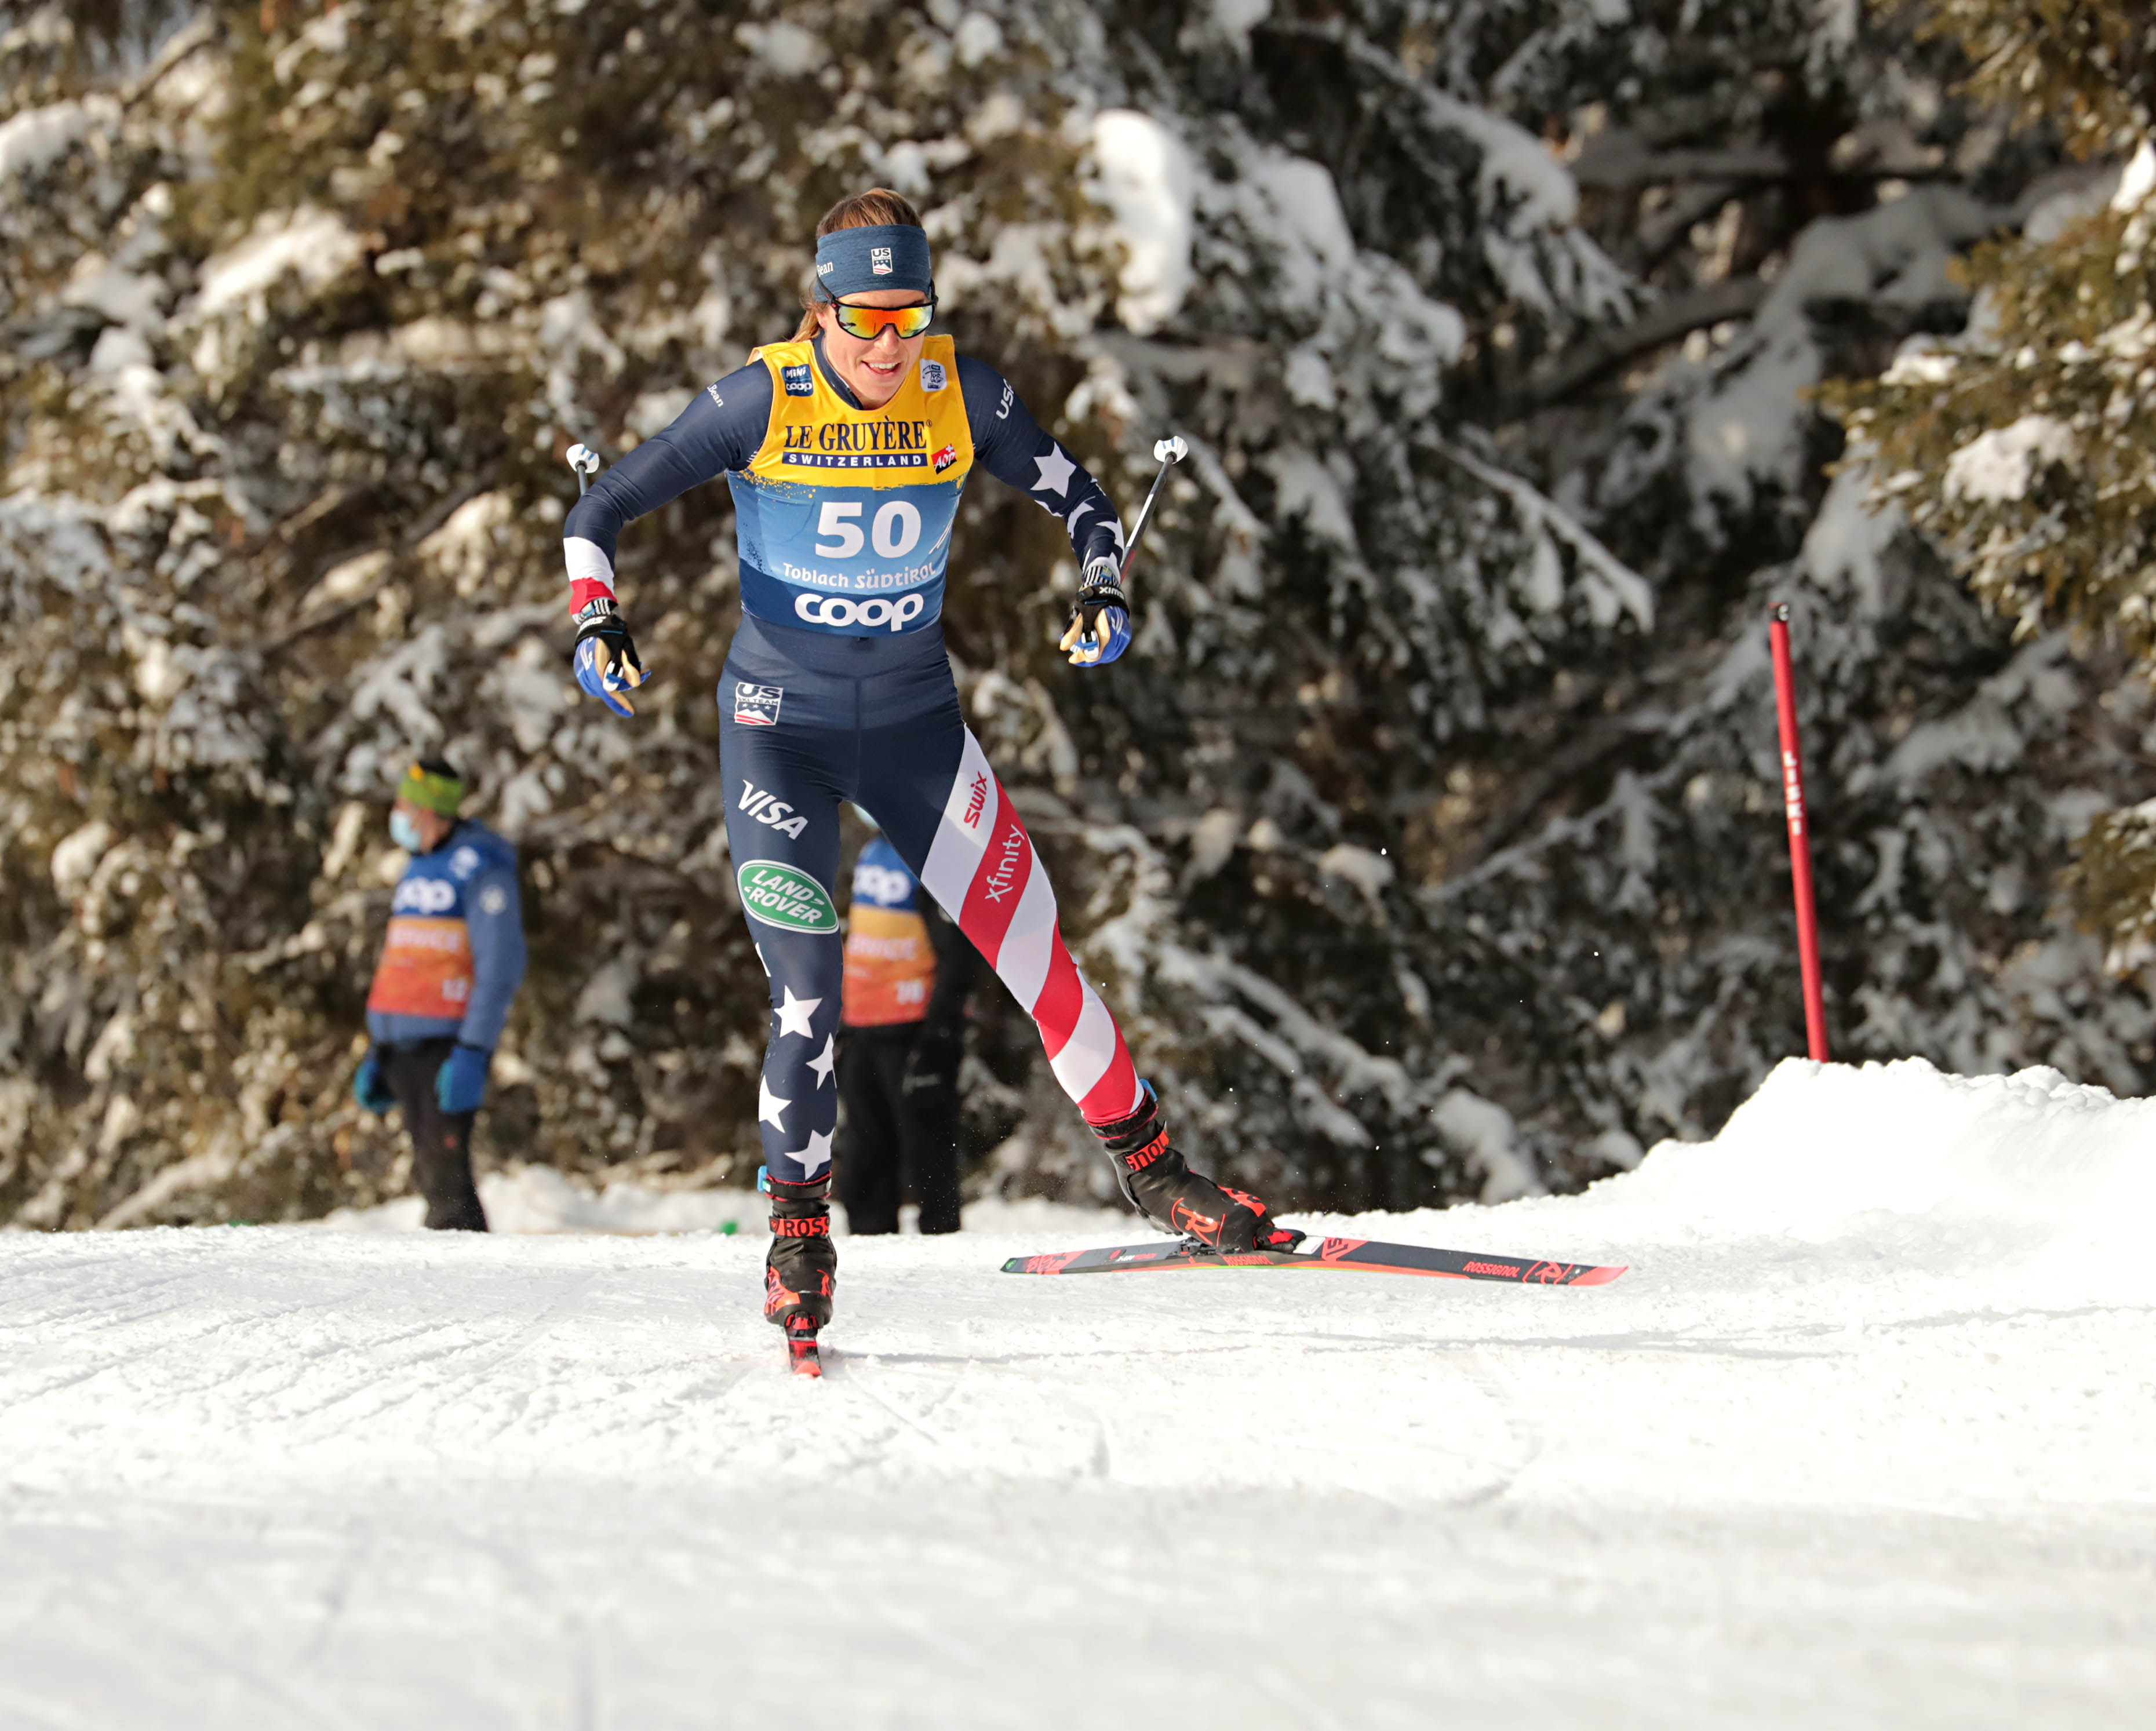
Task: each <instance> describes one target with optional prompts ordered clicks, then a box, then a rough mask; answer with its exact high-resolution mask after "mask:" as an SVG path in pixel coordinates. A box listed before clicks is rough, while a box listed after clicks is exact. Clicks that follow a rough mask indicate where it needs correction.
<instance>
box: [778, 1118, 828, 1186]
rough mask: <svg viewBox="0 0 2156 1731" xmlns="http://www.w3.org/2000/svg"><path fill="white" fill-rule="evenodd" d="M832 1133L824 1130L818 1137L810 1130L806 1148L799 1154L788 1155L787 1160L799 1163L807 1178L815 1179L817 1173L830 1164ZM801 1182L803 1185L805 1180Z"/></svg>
mask: <svg viewBox="0 0 2156 1731" xmlns="http://www.w3.org/2000/svg"><path fill="white" fill-rule="evenodd" d="M831 1137H832V1132H830V1131H829V1130H826V1131H824V1133H823V1134H822V1135H820V1136H819V1135H818V1134H817V1133H816V1132H814V1130H811V1131H810V1132H809V1133H808V1147H806V1148H803V1149H802V1150H801V1152H800V1153H798V1154H788V1156H787V1157H786V1158H788V1159H789V1160H798V1161H799V1162H800V1163H801V1169H802V1171H803V1173H805V1174H807V1175H808V1178H814V1177H815V1175H816V1174H818V1173H819V1172H821V1171H822V1170H823V1169H824V1168H825V1167H826V1166H829V1164H830V1163H831ZM806 1181H807V1180H806V1179H803V1182H804V1183H805V1182H806Z"/></svg>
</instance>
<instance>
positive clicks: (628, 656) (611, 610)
mask: <svg viewBox="0 0 2156 1731" xmlns="http://www.w3.org/2000/svg"><path fill="white" fill-rule="evenodd" d="M569 665H571V666H572V667H574V668H575V669H576V670H577V684H578V685H580V686H583V688H584V690H585V691H588V693H590V694H591V696H594V697H596V698H598V700H599V701H600V702H602V703H603V704H605V705H606V706H607V707H608V709H610V710H612V711H613V712H614V713H615V714H616V715H634V714H635V713H636V711H635V710H634V708H633V707H632V706H630V705H629V703H627V702H626V701H624V700H623V698H622V697H621V696H620V693H622V692H624V691H634V690H635V689H636V687H637V686H640V685H642V684H643V683H644V681H646V680H647V679H649V678H650V677H651V675H650V674H649V672H648V671H647V670H645V668H644V662H643V661H642V660H641V659H640V658H639V656H638V655H637V653H636V643H635V640H634V639H633V638H631V637H630V636H629V626H628V624H627V623H626V622H625V621H624V619H623V618H622V616H621V609H619V607H617V606H615V605H614V604H613V602H611V601H609V600H608V599H607V598H605V597H604V596H603V595H602V596H601V597H600V598H598V600H596V601H592V602H588V603H587V604H585V606H584V608H583V610H582V611H581V612H579V613H578V614H577V647H576V650H575V651H574V653H573V655H572V658H571V660H570V664H569Z"/></svg>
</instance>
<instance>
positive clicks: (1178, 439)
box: [1116, 433, 1190, 580]
mask: <svg viewBox="0 0 2156 1731" xmlns="http://www.w3.org/2000/svg"><path fill="white" fill-rule="evenodd" d="M1152 455H1153V460H1154V461H1155V462H1156V463H1158V464H1159V465H1160V473H1159V474H1158V475H1155V476H1153V478H1152V487H1151V488H1150V489H1148V490H1147V493H1146V496H1145V503H1144V504H1143V505H1142V506H1139V507H1138V520H1137V522H1136V523H1135V524H1133V525H1132V528H1131V543H1130V545H1129V546H1128V547H1125V548H1124V549H1123V563H1122V569H1121V570H1119V571H1118V572H1116V578H1117V579H1118V580H1121V579H1122V578H1126V577H1128V576H1129V575H1130V574H1131V565H1132V561H1134V560H1135V559H1136V558H1137V556H1138V542H1141V541H1142V540H1143V539H1144V538H1145V532H1146V525H1147V523H1149V522H1151V521H1152V502H1153V501H1154V500H1156V499H1158V497H1159V496H1160V484H1161V483H1162V482H1163V481H1164V480H1167V479H1168V470H1170V469H1172V468H1173V467H1174V466H1175V465H1177V464H1178V463H1180V462H1181V461H1182V460H1183V459H1184V458H1185V457H1187V456H1188V455H1190V447H1189V446H1188V444H1184V443H1183V436H1182V434H1178V433H1171V434H1168V437H1167V438H1165V439H1157V440H1155V441H1154V443H1153V448H1152Z"/></svg>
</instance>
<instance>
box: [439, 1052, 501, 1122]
mask: <svg viewBox="0 0 2156 1731" xmlns="http://www.w3.org/2000/svg"><path fill="white" fill-rule="evenodd" d="M493 1061H494V1054H493V1053H492V1052H489V1051H482V1050H480V1048H479V1047H477V1046H475V1045H464V1044H463V1043H462V1042H461V1041H459V1043H458V1045H456V1046H454V1048H453V1049H452V1050H450V1053H449V1056H448V1057H447V1058H446V1059H444V1061H443V1063H442V1067H441V1068H440V1069H439V1070H438V1071H435V1072H434V1099H435V1102H436V1103H437V1104H438V1105H439V1106H440V1107H441V1108H442V1110H443V1111H444V1112H477V1111H478V1110H479V1103H480V1101H482V1100H484V1099H485V1098H486V1071H487V1066H489V1065H490V1064H491V1063H492V1062H493Z"/></svg>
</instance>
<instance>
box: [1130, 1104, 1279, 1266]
mask: <svg viewBox="0 0 2156 1731" xmlns="http://www.w3.org/2000/svg"><path fill="white" fill-rule="evenodd" d="M1138 1086H1140V1087H1141V1088H1142V1089H1143V1090H1144V1097H1143V1098H1142V1100H1140V1101H1139V1102H1138V1108H1137V1111H1136V1112H1132V1114H1131V1115H1130V1116H1129V1117H1127V1118H1118V1119H1117V1120H1116V1122H1113V1123H1111V1124H1095V1125H1093V1126H1092V1131H1093V1133H1094V1134H1095V1135H1096V1136H1097V1137H1099V1138H1101V1146H1102V1147H1104V1148H1106V1149H1107V1151H1108V1157H1109V1158H1111V1159H1112V1160H1113V1161H1114V1162H1115V1163H1116V1184H1119V1185H1120V1186H1121V1187H1122V1192H1123V1199H1124V1200H1126V1201H1127V1202H1128V1203H1129V1204H1130V1205H1131V1206H1132V1207H1133V1208H1135V1209H1136V1210H1137V1211H1138V1212H1139V1213H1140V1214H1142V1215H1145V1217H1146V1218H1147V1220H1151V1221H1152V1222H1153V1223H1154V1224H1155V1225H1158V1226H1161V1227H1163V1228H1165V1229H1166V1230H1168V1231H1170V1232H1173V1233H1177V1234H1178V1235H1181V1236H1182V1237H1183V1238H1185V1239H1193V1240H1196V1241H1197V1242H1198V1243H1199V1244H1202V1245H1204V1246H1205V1247H1206V1248H1207V1249H1208V1250H1214V1251H1228V1252H1234V1251H1254V1250H1286V1249H1289V1248H1290V1247H1291V1246H1293V1245H1295V1244H1296V1242H1297V1241H1298V1240H1301V1237H1302V1234H1301V1233H1300V1232H1298V1231H1296V1230H1295V1229H1294V1228H1293V1227H1291V1226H1282V1225H1278V1224H1277V1223H1276V1221H1275V1220H1273V1217H1272V1216H1271V1215H1270V1214H1269V1213H1267V1212H1266V1210H1265V1204H1264V1203H1262V1202H1260V1201H1259V1200H1258V1199H1257V1198H1256V1197H1255V1196H1253V1195H1251V1194H1250V1192H1249V1191H1247V1190H1233V1189H1229V1188H1228V1187H1227V1186H1226V1185H1225V1184H1215V1183H1214V1182H1213V1180H1212V1179H1209V1178H1207V1177H1205V1176H1204V1174H1200V1173H1196V1172H1193V1171H1192V1170H1191V1169H1190V1168H1189V1166H1188V1164H1187V1163H1185V1162H1184V1160H1183V1156H1182V1155H1181V1154H1179V1153H1177V1152H1176V1149H1175V1146H1174V1144H1173V1143H1172V1142H1171V1141H1170V1140H1169V1139H1168V1125H1167V1123H1166V1122H1164V1121H1163V1118H1162V1117H1161V1113H1160V1102H1159V1100H1158V1098H1157V1097H1155V1095H1154V1093H1153V1091H1152V1083H1151V1082H1141V1083H1139V1084H1138Z"/></svg>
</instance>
